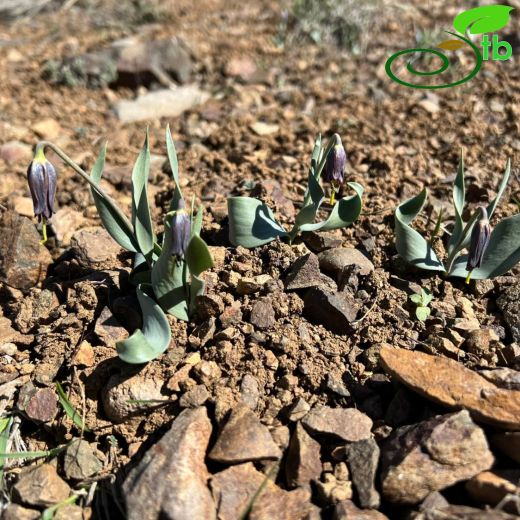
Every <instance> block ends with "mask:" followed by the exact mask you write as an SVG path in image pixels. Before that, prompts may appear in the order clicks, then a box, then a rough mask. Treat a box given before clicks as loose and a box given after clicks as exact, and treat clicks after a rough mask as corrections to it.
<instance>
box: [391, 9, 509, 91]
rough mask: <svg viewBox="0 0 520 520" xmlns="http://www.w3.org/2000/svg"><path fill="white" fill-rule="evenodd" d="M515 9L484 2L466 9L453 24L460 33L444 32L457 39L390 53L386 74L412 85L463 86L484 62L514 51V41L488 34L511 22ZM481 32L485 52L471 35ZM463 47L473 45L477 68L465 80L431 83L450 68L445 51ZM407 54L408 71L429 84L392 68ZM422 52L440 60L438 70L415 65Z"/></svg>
mask: <svg viewBox="0 0 520 520" xmlns="http://www.w3.org/2000/svg"><path fill="white" fill-rule="evenodd" d="M513 9H514V8H513V7H510V6H509V5H484V6H481V7H476V8H475V9H469V10H468V11H463V12H462V13H460V14H458V15H457V16H456V17H455V19H454V20H453V27H454V28H455V30H456V31H457V32H452V31H444V32H446V33H447V34H449V35H450V36H453V37H454V38H455V39H453V38H452V39H448V40H443V41H442V42H440V43H439V44H437V46H436V48H416V49H405V50H403V51H399V52H396V53H395V54H392V56H390V58H388V60H387V61H386V64H385V70H386V73H387V74H388V76H389V77H390V78H391V79H392V80H393V81H395V82H397V83H400V84H401V85H404V86H405V87H410V88H421V89H437V88H448V87H455V86H457V85H461V84H462V83H466V82H467V81H469V80H471V79H473V78H474V77H475V76H476V75H477V74H478V71H479V70H480V68H481V67H482V62H483V61H488V60H489V59H492V60H494V61H504V60H507V59H509V58H510V57H511V55H512V54H513V49H512V48H511V44H510V43H509V42H506V41H499V38H498V35H496V34H493V36H492V37H491V39H490V38H489V35H488V33H494V32H496V31H499V30H500V29H502V28H503V27H505V26H506V25H507V24H508V22H509V18H510V12H511V11H512V10H513ZM480 35H481V41H480V47H481V48H482V51H481V50H480V48H479V47H478V45H477V44H475V43H474V42H473V41H472V39H471V36H473V37H475V36H480ZM473 39H475V38H473ZM477 39H478V38H477ZM463 48H465V49H468V48H469V49H471V51H472V52H473V57H474V66H473V69H472V70H471V71H470V72H469V73H468V74H467V75H466V76H465V77H463V78H462V79H459V80H454V81H452V82H450V83H445V84H435V83H433V84H429V81H428V80H429V77H430V76H436V75H438V74H442V73H443V72H445V71H446V70H448V68H449V67H450V60H449V58H448V56H447V55H446V54H445V53H444V52H442V51H448V52H454V51H457V50H459V49H463ZM438 49H441V50H438ZM406 55H411V56H409V59H408V61H407V63H406V70H407V71H408V73H409V74H411V75H413V76H418V77H419V78H423V80H425V84H423V83H411V82H410V81H406V80H404V79H400V78H398V77H397V75H396V73H394V71H393V69H392V66H394V62H396V60H398V59H399V58H402V57H404V56H406ZM421 55H422V56H423V57H424V56H429V57H430V58H431V57H433V58H434V59H439V60H440V66H438V67H437V68H436V69H434V70H428V71H425V70H419V69H418V68H417V67H416V66H415V64H414V62H415V61H417V60H418V59H419V58H420V57H421ZM395 68H396V67H395V66H394V69H395ZM401 72H402V70H401Z"/></svg>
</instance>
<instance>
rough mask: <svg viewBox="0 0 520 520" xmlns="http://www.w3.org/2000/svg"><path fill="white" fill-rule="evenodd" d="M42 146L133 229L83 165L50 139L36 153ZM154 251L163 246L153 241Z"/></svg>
mask: <svg viewBox="0 0 520 520" xmlns="http://www.w3.org/2000/svg"><path fill="white" fill-rule="evenodd" d="M42 148H43V149H45V148H50V149H51V150H52V151H53V152H54V153H55V154H56V155H57V156H58V157H59V158H60V159H61V160H62V161H63V162H64V163H65V164H66V165H68V166H70V167H71V168H72V169H73V170H74V171H75V172H76V173H77V174H78V175H79V176H80V177H83V179H84V180H86V181H87V182H88V183H89V184H90V186H91V187H92V189H94V190H96V191H97V193H99V195H100V196H101V197H103V198H104V199H105V200H106V201H107V202H108V203H109V204H110V206H111V207H112V209H113V210H114V212H115V213H117V215H118V216H119V217H120V218H121V220H122V221H123V222H124V223H125V224H126V225H127V226H128V229H130V230H132V229H133V226H132V224H131V223H130V221H129V220H128V218H127V216H126V215H125V214H124V213H123V212H122V211H121V209H120V208H119V206H118V205H117V203H116V201H115V200H114V199H113V198H112V197H111V196H110V195H109V194H108V193H107V192H106V191H105V190H104V189H103V188H102V187H101V186H100V185H99V184H96V183H95V182H94V181H93V180H92V179H91V178H90V175H89V174H88V173H87V172H86V171H85V170H84V169H83V168H81V166H79V165H77V164H76V163H75V162H74V161H73V160H72V159H71V158H70V157H69V156H68V155H67V154H66V153H65V152H64V151H63V150H62V149H61V148H60V147H59V146H57V145H55V144H54V143H52V142H50V141H40V142H39V143H38V144H37V145H36V150H35V153H37V152H38V150H40V149H42ZM44 225H45V224H44ZM44 233H45V232H44ZM44 237H45V235H44ZM153 251H154V253H155V254H157V255H160V254H161V251H162V248H161V246H160V245H159V244H158V243H157V242H155V241H154V243H153Z"/></svg>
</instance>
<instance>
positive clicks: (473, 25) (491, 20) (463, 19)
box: [453, 5, 514, 34]
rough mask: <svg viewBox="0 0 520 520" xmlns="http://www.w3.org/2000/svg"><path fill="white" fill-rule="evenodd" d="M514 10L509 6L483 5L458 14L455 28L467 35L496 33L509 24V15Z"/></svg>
mask: <svg viewBox="0 0 520 520" xmlns="http://www.w3.org/2000/svg"><path fill="white" fill-rule="evenodd" d="M513 9H514V7H511V6H509V5H483V6H481V7H475V9H469V10H468V11H463V12H462V13H460V14H458V15H457V16H456V17H455V19H454V20H453V27H455V29H456V30H457V31H458V32H459V33H461V34H465V33H466V31H469V33H470V34H484V33H489V32H496V31H499V30H500V29H502V28H503V27H505V26H506V25H507V24H508V23H509V18H510V16H509V13H510V12H511V11H512V10H513Z"/></svg>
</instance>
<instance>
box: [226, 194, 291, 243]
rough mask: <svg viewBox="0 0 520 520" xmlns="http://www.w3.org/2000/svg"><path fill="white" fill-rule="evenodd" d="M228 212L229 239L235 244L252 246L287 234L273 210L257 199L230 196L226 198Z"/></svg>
mask: <svg viewBox="0 0 520 520" xmlns="http://www.w3.org/2000/svg"><path fill="white" fill-rule="evenodd" d="M228 213H229V240H230V242H231V243H232V244H233V245H235V246H242V247H247V248H252V247H257V246H261V245H263V244H267V243H269V242H272V241H273V240H275V239H276V238H278V237H286V236H287V232H286V231H285V229H284V228H283V227H282V226H281V225H280V224H279V223H278V222H277V221H276V220H275V218H274V215H273V212H272V211H271V210H270V209H269V207H268V206H267V205H266V204H264V203H263V202H262V201H260V200H258V199H254V198H251V197H231V198H229V199H228Z"/></svg>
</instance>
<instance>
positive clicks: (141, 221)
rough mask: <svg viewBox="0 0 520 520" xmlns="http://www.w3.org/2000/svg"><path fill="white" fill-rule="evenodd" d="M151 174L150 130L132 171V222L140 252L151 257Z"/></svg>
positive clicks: (152, 240) (152, 238) (152, 237)
mask: <svg viewBox="0 0 520 520" xmlns="http://www.w3.org/2000/svg"><path fill="white" fill-rule="evenodd" d="M149 174H150V146H149V142H148V132H147V133H146V138H145V141H144V145H143V149H142V150H141V152H140V153H139V156H138V157H137V161H136V162H135V165H134V169H133V171H132V224H133V226H134V231H135V237H136V239H137V243H138V245H139V250H140V252H141V253H142V254H143V255H144V256H145V257H147V258H148V257H149V256H150V255H151V253H152V251H153V242H154V234H153V226H152V217H151V215H150V206H149V205H148V189H147V185H148V176H149Z"/></svg>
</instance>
